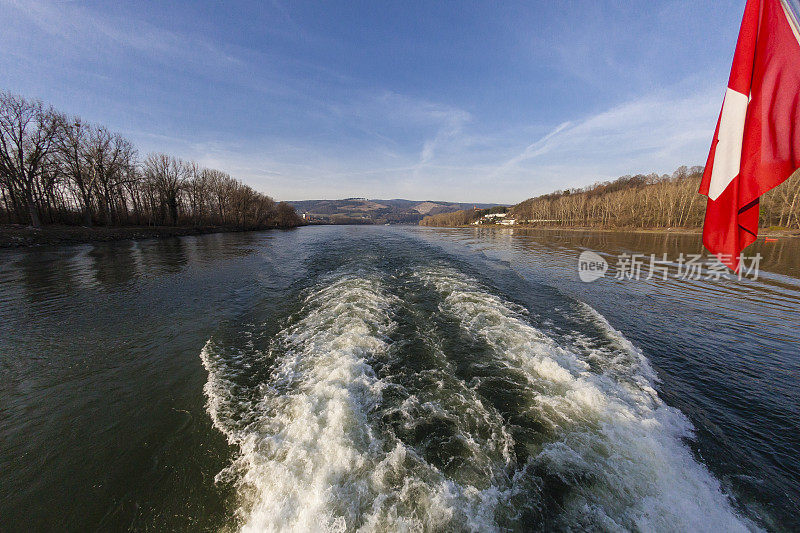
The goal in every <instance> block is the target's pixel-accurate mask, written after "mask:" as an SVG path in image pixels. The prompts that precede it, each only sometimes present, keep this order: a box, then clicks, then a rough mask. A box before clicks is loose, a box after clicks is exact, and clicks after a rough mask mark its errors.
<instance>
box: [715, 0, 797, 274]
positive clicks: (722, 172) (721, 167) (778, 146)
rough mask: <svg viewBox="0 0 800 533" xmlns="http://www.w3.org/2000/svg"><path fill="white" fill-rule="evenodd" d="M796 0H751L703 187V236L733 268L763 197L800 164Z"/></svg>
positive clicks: (752, 235)
mask: <svg viewBox="0 0 800 533" xmlns="http://www.w3.org/2000/svg"><path fill="white" fill-rule="evenodd" d="M796 2H797V0H747V5H746V6H745V9H744V18H743V19H742V28H741V29H740V30H739V40H738V42H737V43H736V52H735V54H734V56H733V67H732V68H731V76H730V80H729V82H728V90H727V91H726V92H725V99H724V100H723V103H722V111H721V112H720V116H719V121H718V122H717V130H716V132H715V133H714V141H713V143H712V144H711V151H710V153H709V154H708V162H707V163H706V169H705V173H704V174H703V181H702V182H701V184H700V193H701V194H704V195H706V196H708V204H707V206H706V219H705V224H704V226H703V244H705V246H706V248H708V250H709V251H710V252H712V253H714V254H716V255H717V256H718V257H719V258H720V260H722V261H723V262H724V263H725V264H727V265H728V266H729V267H731V268H732V269H734V270H736V269H737V268H738V267H739V255H740V253H741V251H742V249H744V248H745V247H747V246H749V245H750V244H752V243H753V241H755V240H756V237H757V235H758V199H759V198H760V197H761V195H763V194H764V193H765V192H767V191H768V190H770V189H772V188H773V187H775V186H777V185H780V184H781V183H783V182H784V181H785V180H786V179H787V178H788V177H789V176H790V175H791V174H792V173H793V172H794V171H795V170H796V169H797V168H798V167H800V31H799V30H798V20H797V9H796V8H797V6H796V5H794V6H793V5H792V4H796Z"/></svg>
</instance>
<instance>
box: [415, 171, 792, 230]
mask: <svg viewBox="0 0 800 533" xmlns="http://www.w3.org/2000/svg"><path fill="white" fill-rule="evenodd" d="M702 175H703V167H701V166H694V167H686V166H682V167H680V168H678V169H677V170H676V171H675V172H673V173H672V174H671V175H670V174H663V175H658V174H638V175H635V176H630V175H629V176H621V177H619V178H617V179H616V180H613V181H604V182H600V183H595V184H594V185H590V186H588V187H584V188H579V189H566V190H563V191H556V192H553V193H551V194H545V195H542V196H537V197H535V198H530V199H528V200H525V201H524V202H520V203H519V204H517V205H515V206H513V207H511V209H510V211H509V214H508V218H513V219H515V220H516V221H517V223H518V224H519V223H522V224H531V225H548V226H586V227H611V228H661V227H663V228H672V227H681V228H699V227H701V226H702V225H703V220H704V218H705V206H706V198H705V196H702V195H700V194H699V193H698V192H697V191H698V189H699V188H700V179H701V178H702ZM760 204H761V205H760V220H759V224H760V225H761V226H762V227H773V226H774V227H782V228H792V229H800V172H796V173H795V174H793V175H792V176H791V177H790V178H789V179H788V180H787V181H786V182H784V183H783V184H782V185H779V186H778V187H776V188H774V189H772V190H771V191H769V192H767V193H766V194H765V195H764V196H762V197H761V202H760ZM483 214H484V213H482V212H481V211H479V210H467V211H458V212H456V213H446V214H442V215H435V216H431V217H425V218H424V219H423V220H422V222H420V224H422V225H424V226H461V225H466V224H471V223H472V222H474V221H476V220H478V219H479V218H481V217H482V216H483Z"/></svg>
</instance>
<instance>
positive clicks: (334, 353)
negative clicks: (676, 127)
mask: <svg viewBox="0 0 800 533" xmlns="http://www.w3.org/2000/svg"><path fill="white" fill-rule="evenodd" d="M586 250H591V251H594V252H597V253H598V254H599V255H600V256H601V257H603V258H604V259H605V260H606V261H608V262H609V263H610V265H611V266H610V268H609V270H608V272H607V273H606V275H605V276H604V277H602V278H600V279H597V280H596V281H593V282H591V283H584V282H581V281H580V280H579V278H578V270H577V264H578V256H579V254H580V253H581V252H583V251H586ZM700 250H701V245H700V242H699V239H698V237H697V236H691V235H678V234H621V233H602V232H569V231H547V230H539V231H522V230H517V229H493V230H484V229H478V228H476V229H433V228H418V227H368V226H360V227H355V226H324V227H305V228H299V229H296V230H289V231H268V232H253V233H231V234H214V235H203V236H190V237H181V238H173V239H162V240H146V241H136V242H133V241H123V242H115V243H100V244H87V245H77V246H60V247H42V248H30V249H17V250H3V251H0V370H1V371H2V381H1V382H0V498H2V499H1V500H0V530H3V531H5V530H9V531H12V530H37V529H38V530H41V529H60V530H61V529H63V530H74V531H84V530H102V531H106V530H129V529H134V530H140V529H150V530H186V529H192V530H232V529H234V530H235V529H243V530H248V531H285V530H297V531H320V530H328V531H352V530H361V531H397V530H410V531H414V530H424V531H453V530H456V531H469V530H474V531H508V530H568V529H572V530H582V529H595V530H606V531H616V530H641V531H715V532H718V531H737V530H739V531H747V530H758V529H766V530H775V531H791V530H797V529H800V518H798V517H799V516H800V498H798V494H800V437H798V435H800V387H798V377H800V312H799V311H800V266H799V265H798V258H800V240H791V239H782V240H779V241H778V242H759V243H758V244H756V245H754V247H752V248H750V249H748V251H747V253H748V254H755V253H756V252H758V253H760V254H761V255H762V256H763V258H762V260H761V262H760V264H759V272H758V276H757V277H756V279H754V276H752V275H751V276H749V277H748V276H745V277H744V278H743V279H741V280H739V279H736V278H735V277H733V278H732V279H714V278H711V279H705V277H702V278H700V279H688V278H681V277H680V276H678V275H677V267H678V263H679V261H678V260H677V259H676V258H678V257H679V254H680V253H684V254H690V253H696V252H699V251H700ZM634 253H641V254H643V255H644V257H645V258H649V257H650V254H656V255H657V257H659V258H661V257H662V256H663V254H667V259H668V260H670V264H669V266H668V271H667V274H668V275H667V276H666V278H667V279H663V278H662V276H660V275H659V276H652V277H650V279H647V276H645V275H643V276H641V277H639V279H628V278H629V277H630V276H628V277H626V276H624V275H622V274H624V267H622V266H620V263H619V258H620V254H634ZM647 260H649V259H647ZM645 262H647V261H645ZM616 274H619V275H618V276H617V275H616ZM751 274H752V273H751Z"/></svg>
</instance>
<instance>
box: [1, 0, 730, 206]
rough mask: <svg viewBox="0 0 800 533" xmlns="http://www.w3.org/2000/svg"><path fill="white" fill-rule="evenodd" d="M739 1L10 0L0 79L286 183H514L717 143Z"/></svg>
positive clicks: (132, 134) (249, 176) (513, 190)
mask: <svg viewBox="0 0 800 533" xmlns="http://www.w3.org/2000/svg"><path fill="white" fill-rule="evenodd" d="M743 9H744V0H737V1H727V0H709V1H700V0H697V1H688V0H681V1H654V0H649V1H642V2H639V1H627V2H599V1H587V2H577V1H575V2H567V1H552V0H550V1H547V2H533V1H529V2H519V3H517V2H511V1H509V2H502V3H497V2H480V3H478V2H474V3H473V2H431V1H423V2H376V1H366V2H347V3H345V2H324V3H323V2H288V1H281V0H275V1H273V2H210V1H208V2H206V1H185V2H155V1H154V2H122V1H113V2H112V1H108V2H98V1H92V2H82V1H60V2H52V3H48V2H37V1H24V2H23V1H21V2H13V1H11V2H9V1H8V0H0V28H3V30H2V31H0V73H2V76H0V89H3V90H10V91H12V92H16V93H20V94H23V95H25V96H30V97H37V98H41V99H42V100H44V101H46V102H49V103H52V104H53V105H54V106H55V107H57V108H58V109H60V110H62V111H65V112H68V113H71V114H77V115H80V116H81V117H83V118H84V119H86V120H89V121H92V122H97V123H101V124H103V125H106V126H107V127H109V128H110V129H113V130H115V131H118V132H120V133H122V134H124V135H126V136H127V137H129V138H130V139H131V140H133V141H134V142H135V143H136V145H137V146H138V147H139V149H140V151H141V152H142V153H143V154H146V153H148V152H151V151H163V152H167V153H171V154H173V155H176V156H179V157H181V158H184V159H193V160H196V161H198V162H200V163H202V164H204V165H206V166H211V167H215V168H220V169H222V170H225V171H227V172H230V173H231V174H232V175H234V176H236V177H238V178H240V179H242V180H244V181H245V182H247V183H249V184H251V185H253V186H254V187H255V188H257V189H259V190H261V191H264V192H266V193H268V194H271V195H273V196H274V197H276V198H278V199H284V200H299V199H312V198H343V197H348V196H367V197H371V198H411V199H434V200H453V201H465V202H507V203H513V202H518V201H521V200H523V199H525V198H528V197H531V196H534V195H537V194H542V193H546V192H550V191H552V190H555V189H562V188H565V187H576V186H583V185H587V184H589V183H592V182H594V181H597V180H601V179H608V178H612V177H616V176H619V175H622V174H629V173H639V172H651V171H655V172H659V173H663V172H672V171H673V170H674V169H675V168H676V167H677V166H679V165H681V164H688V165H694V164H702V163H704V162H705V157H706V154H707V151H708V146H709V144H710V141H711V137H712V135H713V132H714V125H715V122H716V118H717V115H718V113H719V108H720V105H721V103H722V96H723V94H724V91H725V85H726V83H727V77H728V72H729V69H730V61H731V58H732V55H733V48H734V45H735V41H736V35H737V32H738V27H739V23H740V21H741V14H742V11H743Z"/></svg>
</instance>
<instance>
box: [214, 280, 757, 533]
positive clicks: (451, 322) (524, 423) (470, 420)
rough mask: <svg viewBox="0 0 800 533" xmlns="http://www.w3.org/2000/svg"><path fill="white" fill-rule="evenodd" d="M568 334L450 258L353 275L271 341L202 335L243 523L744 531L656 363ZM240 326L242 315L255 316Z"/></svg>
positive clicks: (309, 295) (597, 323) (598, 330)
mask: <svg viewBox="0 0 800 533" xmlns="http://www.w3.org/2000/svg"><path fill="white" fill-rule="evenodd" d="M571 313H572V314H573V318H575V319H576V320H578V321H579V322H581V323H583V324H584V326H585V327H582V328H578V329H575V330H572V331H566V332H564V331H557V330H556V329H557V328H548V327H545V326H542V325H541V324H539V322H540V321H539V320H534V319H533V318H532V317H531V316H530V314H529V312H528V311H527V310H526V309H525V308H524V307H521V306H519V305H517V304H514V303H512V302H509V301H507V300H505V299H503V298H502V297H501V296H499V295H497V294H495V293H493V291H492V290H491V289H490V288H488V287H485V286H483V285H482V284H481V283H480V282H478V281H477V280H476V279H474V278H472V277H470V276H467V275H465V274H464V273H462V272H460V271H458V270H456V269H455V268H453V267H450V266H445V265H442V266H435V267H425V268H421V269H406V270H403V271H399V272H395V273H394V274H392V275H389V274H385V273H382V272H381V271H377V270H376V271H369V270H354V269H350V270H346V269H345V270H341V271H339V272H336V273H334V274H332V275H328V276H326V277H324V278H322V279H320V280H319V281H318V282H317V283H316V285H315V286H314V287H312V288H311V289H308V290H307V291H305V292H304V293H303V294H302V296H301V297H300V301H299V302H298V310H297V311H296V312H295V313H293V314H292V315H291V316H290V317H288V318H287V319H286V321H285V326H284V327H283V329H281V330H280V332H279V333H278V334H277V335H274V336H273V337H272V338H271V339H270V340H269V343H268V346H267V347H259V346H257V343H254V342H251V341H250V340H248V336H250V335H257V334H258V329H259V328H260V327H263V324H258V323H256V324H253V325H252V326H250V329H249V330H246V331H242V332H241V335H240V338H239V339H238V340H237V342H227V341H222V340H218V339H213V338H212V339H211V340H209V341H208V343H207V344H206V346H205V347H204V349H203V350H202V353H201V358H202V361H203V364H204V366H205V368H206V369H207V371H208V381H207V383H206V386H205V393H206V396H207V406H208V412H209V414H210V416H211V418H212V420H213V422H214V425H215V426H216V427H217V428H218V429H219V430H220V431H221V432H222V433H224V434H225V436H226V437H227V438H228V441H229V442H230V444H232V445H234V446H235V447H236V450H237V452H236V454H235V458H234V459H233V461H232V463H231V464H230V465H229V466H228V467H227V468H226V469H225V470H224V471H222V472H221V473H220V474H219V475H218V476H217V479H218V481H219V482H221V483H231V484H233V485H234V486H235V487H236V491H237V496H238V499H237V509H236V511H235V515H236V516H235V521H236V522H235V523H236V527H237V528H241V529H242V530H244V531H287V530H288V531H319V530H324V531H355V530H358V531H437V530H471V531H501V530H508V529H600V530H609V531H617V530H643V531H652V530H657V531H666V530H671V531H675V530H683V531H711V530H724V531H745V530H748V529H754V526H753V525H752V524H751V523H749V522H746V521H745V520H744V519H742V518H741V517H739V516H738V515H737V514H736V512H735V511H734V509H733V508H732V506H731V504H730V502H729V500H728V497H727V496H726V495H725V494H724V493H723V492H722V490H721V489H720V486H719V483H718V482H717V480H716V479H715V478H714V477H713V476H712V475H711V474H710V473H709V472H708V470H707V469H706V468H705V467H704V466H703V465H702V464H701V463H699V462H698V461H696V460H695V458H694V457H693V455H692V453H691V452H690V450H689V448H688V447H687V445H686V444H685V441H686V439H688V438H690V437H691V434H692V427H691V425H690V423H689V421H688V420H687V419H686V417H685V416H683V415H682V414H681V413H680V412H679V411H678V410H676V409H674V408H671V407H669V406H667V405H666V404H664V402H663V401H661V400H660V399H659V397H658V395H657V393H656V391H655V389H654V388H653V384H654V381H655V376H654V374H653V372H652V370H651V369H650V367H649V365H648V363H647V360H646V359H645V357H644V356H643V355H642V354H641V353H640V352H639V351H637V350H636V349H635V348H634V347H633V346H632V345H631V344H630V343H629V342H628V341H627V340H626V339H625V338H624V337H623V336H622V335H621V334H620V333H618V332H617V331H615V330H614V329H613V328H612V327H611V326H610V325H609V324H608V323H607V322H606V321H605V320H604V319H603V317H602V316H600V315H599V314H598V313H596V312H595V311H594V310H592V309H591V308H589V307H588V306H585V305H582V304H575V305H574V308H573V309H571ZM245 329H246V328H245Z"/></svg>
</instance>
